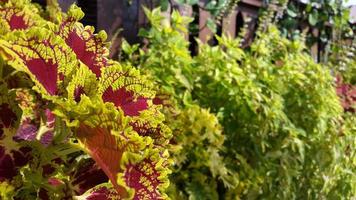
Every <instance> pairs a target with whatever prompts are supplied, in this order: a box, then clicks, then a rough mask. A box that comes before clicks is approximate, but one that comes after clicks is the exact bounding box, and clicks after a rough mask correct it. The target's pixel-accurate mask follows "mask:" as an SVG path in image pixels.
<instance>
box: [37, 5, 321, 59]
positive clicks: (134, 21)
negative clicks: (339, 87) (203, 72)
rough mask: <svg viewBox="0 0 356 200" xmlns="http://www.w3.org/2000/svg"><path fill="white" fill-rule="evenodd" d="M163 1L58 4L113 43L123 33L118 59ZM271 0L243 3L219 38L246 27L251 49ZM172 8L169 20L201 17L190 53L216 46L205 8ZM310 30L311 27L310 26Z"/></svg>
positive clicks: (317, 47)
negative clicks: (74, 9) (79, 13)
mask: <svg viewBox="0 0 356 200" xmlns="http://www.w3.org/2000/svg"><path fill="white" fill-rule="evenodd" d="M33 1H35V2H38V3H40V4H42V5H45V4H46V1H48V0H33ZM158 1H159V0H58V3H59V5H60V6H61V7H62V9H63V10H64V11H66V10H67V9H68V8H69V6H70V5H71V4H73V3H76V4H77V5H78V6H80V7H81V8H82V10H83V11H84V12H85V17H84V19H83V20H82V22H83V23H84V24H85V25H91V26H94V27H95V28H96V29H97V30H105V31H106V32H107V33H108V36H109V39H110V40H111V39H112V37H113V35H114V34H115V33H116V32H117V31H118V30H121V32H120V35H119V37H117V38H115V40H114V41H115V42H114V43H113V45H112V49H111V51H110V52H111V56H112V57H114V56H115V55H117V51H118V49H119V46H120V43H121V38H125V39H126V40H127V41H128V42H129V43H139V42H141V38H139V37H138V36H137V35H138V32H139V30H140V28H147V27H148V20H147V18H146V16H145V14H144V12H143V9H142V7H143V6H145V7H147V8H149V9H153V8H154V7H156V6H157V5H158ZM206 1H207V0H200V4H201V5H204V4H205V3H206ZM265 1H267V0H240V1H239V3H238V6H237V7H236V9H235V10H233V11H232V12H231V13H230V14H229V15H228V16H224V17H223V18H222V19H221V20H220V21H219V23H218V27H217V33H216V34H217V35H222V34H226V35H230V36H232V37H235V36H237V35H238V34H239V33H240V31H241V29H242V27H247V30H248V31H247V32H246V33H245V35H244V44H243V45H244V46H248V45H249V44H250V43H251V42H252V40H253V38H254V34H255V30H256V28H257V21H258V13H259V10H260V9H261V8H262V7H264V6H265V4H264V2H265ZM170 3H171V4H170V7H169V9H168V11H166V12H165V13H164V14H165V15H166V17H167V18H169V17H170V12H171V10H172V9H177V10H178V11H179V12H180V13H181V14H182V15H184V16H189V17H193V16H192V14H193V11H194V13H198V14H197V15H196V16H194V22H195V23H197V24H198V25H199V32H198V33H191V32H190V33H189V34H190V35H187V36H186V37H187V40H189V41H190V42H191V43H190V44H191V46H190V50H191V51H192V53H193V54H194V52H196V50H197V44H196V43H195V40H194V38H199V39H200V40H201V41H203V42H208V43H211V44H214V43H216V41H215V40H214V38H213V33H212V32H211V31H210V29H209V28H208V27H207V26H206V22H207V20H208V19H209V17H210V16H209V12H207V11H205V10H203V9H201V6H200V7H198V6H193V7H192V6H186V5H178V4H177V3H174V0H170ZM307 26H308V25H307ZM310 31H311V33H312V34H313V35H315V36H316V37H318V36H319V32H318V30H317V29H315V28H313V27H310ZM323 48H324V47H323V46H322V45H321V42H320V41H317V42H316V43H315V44H314V45H313V46H312V47H311V49H310V50H311V55H312V56H313V57H314V59H315V60H316V61H318V60H320V57H321V56H322V54H321V52H323V50H324V49H323Z"/></svg>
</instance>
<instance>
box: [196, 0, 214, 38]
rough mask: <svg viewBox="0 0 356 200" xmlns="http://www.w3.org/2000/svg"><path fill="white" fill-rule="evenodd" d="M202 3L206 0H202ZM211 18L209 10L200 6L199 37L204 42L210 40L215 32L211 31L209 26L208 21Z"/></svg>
mask: <svg viewBox="0 0 356 200" xmlns="http://www.w3.org/2000/svg"><path fill="white" fill-rule="evenodd" d="M200 3H202V4H204V1H201V2H200ZM202 7H203V6H202ZM210 18H211V16H210V13H209V12H208V11H205V10H203V9H201V8H199V39H200V40H201V41H202V42H203V43H205V42H207V41H209V40H210V39H211V38H212V36H213V33H212V32H211V31H210V29H209V27H208V26H207V21H208V19H210Z"/></svg>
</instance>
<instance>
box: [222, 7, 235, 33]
mask: <svg viewBox="0 0 356 200" xmlns="http://www.w3.org/2000/svg"><path fill="white" fill-rule="evenodd" d="M237 13H238V11H237V10H234V11H232V12H231V13H230V14H229V15H228V16H226V17H224V18H223V24H222V29H223V30H222V32H223V34H225V35H228V36H230V37H235V36H236V27H237V26H236V17H237Z"/></svg>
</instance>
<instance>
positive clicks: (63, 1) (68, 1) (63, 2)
mask: <svg viewBox="0 0 356 200" xmlns="http://www.w3.org/2000/svg"><path fill="white" fill-rule="evenodd" d="M74 3H77V1H76V0H58V4H59V6H60V7H61V8H62V10H63V11H64V12H67V10H68V8H69V7H70V6H71V5H72V4H74Z"/></svg>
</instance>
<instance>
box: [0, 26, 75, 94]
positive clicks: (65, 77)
mask: <svg viewBox="0 0 356 200" xmlns="http://www.w3.org/2000/svg"><path fill="white" fill-rule="evenodd" d="M5 39H6V41H5V40H1V41H0V53H2V54H4V55H5V59H6V60H7V61H8V63H9V64H10V65H11V66H13V67H14V68H15V69H17V70H19V71H25V72H26V73H28V74H29V75H30V77H31V78H32V80H34V82H35V83H36V85H37V87H38V88H39V91H40V92H41V93H42V94H45V95H59V94H60V93H61V92H63V90H64V89H65V84H68V81H69V79H70V78H71V75H72V74H73V72H74V70H75V69H77V68H78V65H79V63H78V61H77V60H76V58H75V55H74V54H73V52H72V51H71V49H69V48H68V47H67V46H66V44H65V43H64V41H63V40H62V39H61V38H60V37H59V36H57V35H55V34H54V33H52V32H51V31H49V30H47V29H43V28H32V29H30V30H29V31H28V32H26V34H25V33H24V32H14V34H12V35H9V36H7V37H6V38H5Z"/></svg>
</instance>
